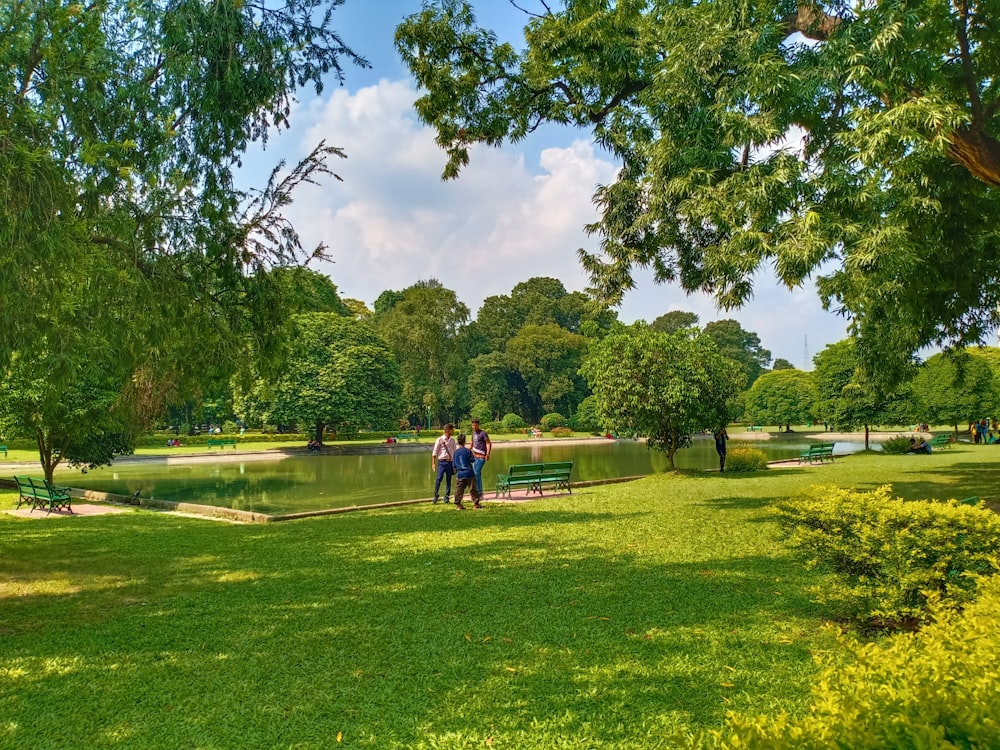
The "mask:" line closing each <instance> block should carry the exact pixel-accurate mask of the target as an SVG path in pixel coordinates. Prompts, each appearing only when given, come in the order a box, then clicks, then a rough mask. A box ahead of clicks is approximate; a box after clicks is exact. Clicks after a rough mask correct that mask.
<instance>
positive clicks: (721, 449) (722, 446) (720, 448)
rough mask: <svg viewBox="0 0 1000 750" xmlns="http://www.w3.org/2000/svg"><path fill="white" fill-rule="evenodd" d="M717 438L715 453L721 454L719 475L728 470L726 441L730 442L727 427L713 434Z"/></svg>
mask: <svg viewBox="0 0 1000 750" xmlns="http://www.w3.org/2000/svg"><path fill="white" fill-rule="evenodd" d="M712 437H714V438H715V451H716V453H718V454H719V473H720V474H721V473H722V472H724V471H725V470H726V441H727V440H729V433H728V432H726V428H725V427H720V428H719V429H717V430H716V431H715V432H713V433H712Z"/></svg>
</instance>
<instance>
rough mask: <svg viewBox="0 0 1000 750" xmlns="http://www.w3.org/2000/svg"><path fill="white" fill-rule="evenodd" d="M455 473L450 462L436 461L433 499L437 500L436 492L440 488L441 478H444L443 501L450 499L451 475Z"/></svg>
mask: <svg viewBox="0 0 1000 750" xmlns="http://www.w3.org/2000/svg"><path fill="white" fill-rule="evenodd" d="M454 473H455V467H454V466H453V465H452V463H451V461H438V471H437V481H435V482H434V499H435V500H437V499H438V490H439V489H440V488H441V477H444V478H445V485H444V499H445V500H447V499H448V498H449V497H451V475H452V474H454Z"/></svg>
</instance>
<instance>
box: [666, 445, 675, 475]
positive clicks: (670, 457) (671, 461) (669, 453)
mask: <svg viewBox="0 0 1000 750" xmlns="http://www.w3.org/2000/svg"><path fill="white" fill-rule="evenodd" d="M676 452H677V448H675V447H674V446H673V445H671V446H670V447H669V448H667V463H668V464H670V470H671V471H673V470H674V469H676V468H677V467H676V466H674V453H676Z"/></svg>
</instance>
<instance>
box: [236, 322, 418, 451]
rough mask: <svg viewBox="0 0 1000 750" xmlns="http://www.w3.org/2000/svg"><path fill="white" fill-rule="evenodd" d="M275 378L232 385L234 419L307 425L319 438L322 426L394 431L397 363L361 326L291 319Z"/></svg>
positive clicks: (399, 388) (398, 385)
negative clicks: (256, 418)
mask: <svg viewBox="0 0 1000 750" xmlns="http://www.w3.org/2000/svg"><path fill="white" fill-rule="evenodd" d="M280 370H281V375H280V376H278V377H277V378H274V379H272V378H261V379H258V380H257V381H256V382H255V383H254V384H253V385H252V387H250V388H249V389H246V390H243V389H240V388H237V398H236V403H237V409H238V410H239V412H240V414H239V415H240V416H242V417H244V418H248V417H251V414H249V413H248V411H249V410H257V411H258V412H259V416H261V417H262V418H263V419H265V420H267V421H272V422H275V423H281V424H298V425H309V426H310V427H312V428H313V430H314V432H315V439H316V440H317V441H319V442H323V433H324V432H325V429H326V427H328V426H333V427H335V428H337V429H343V428H355V429H356V428H358V427H375V428H379V427H381V428H394V427H395V426H396V425H397V424H398V419H399V416H400V413H401V406H400V403H401V402H400V396H401V393H402V385H401V383H400V379H399V365H398V363H397V362H396V359H395V357H394V356H393V355H392V353H391V352H390V351H389V347H388V346H387V345H386V343H385V341H383V340H382V339H381V337H379V336H378V334H376V333H375V331H374V330H372V328H371V327H370V326H369V325H368V323H366V322H364V321H362V320H357V319H355V318H347V317H343V316H341V315H338V314H336V313H306V314H302V315H296V316H294V318H293V319H292V330H291V336H290V337H289V338H288V340H287V342H286V344H285V347H284V350H283V353H282V356H281V368H280Z"/></svg>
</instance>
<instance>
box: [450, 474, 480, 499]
mask: <svg viewBox="0 0 1000 750" xmlns="http://www.w3.org/2000/svg"><path fill="white" fill-rule="evenodd" d="M466 488H468V489H469V493H470V494H471V495H472V502H474V503H475V504H476V505H479V501H480V500H482V499H483V493H482V492H480V491H479V487H478V485H477V484H476V477H475V476H471V477H459V478H458V479H457V480H456V481H455V505H461V504H462V498H463V497H465V490H466Z"/></svg>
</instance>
